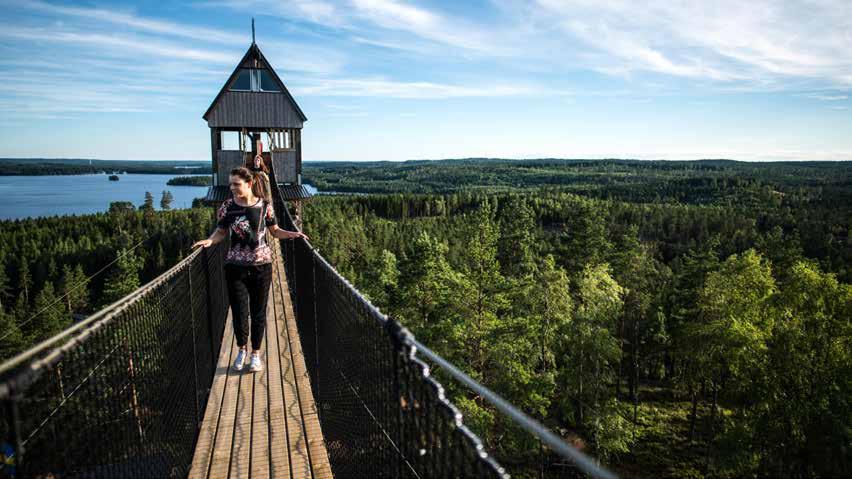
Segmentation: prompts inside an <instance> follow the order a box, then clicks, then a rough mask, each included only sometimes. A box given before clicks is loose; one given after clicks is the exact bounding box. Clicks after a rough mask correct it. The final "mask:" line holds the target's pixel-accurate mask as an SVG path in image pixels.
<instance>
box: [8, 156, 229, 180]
mask: <svg viewBox="0 0 852 479" xmlns="http://www.w3.org/2000/svg"><path fill="white" fill-rule="evenodd" d="M211 172H212V168H211V165H210V162H209V161H173V160H169V161H154V160H95V159H84V158H0V176H21V175H26V176H38V175H85V174H90V173H136V174H159V175H163V174H165V175H168V174H173V173H174V174H179V175H191V174H210V173H211Z"/></svg>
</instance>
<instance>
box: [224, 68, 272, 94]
mask: <svg viewBox="0 0 852 479" xmlns="http://www.w3.org/2000/svg"><path fill="white" fill-rule="evenodd" d="M230 89H231V91H281V88H280V87H279V86H278V83H277V82H276V81H275V79H273V78H272V74H271V73H270V72H269V70H261V69H257V68H241V69H240V71H239V73H237V78H235V79H234V82H233V83H231V88H230Z"/></svg>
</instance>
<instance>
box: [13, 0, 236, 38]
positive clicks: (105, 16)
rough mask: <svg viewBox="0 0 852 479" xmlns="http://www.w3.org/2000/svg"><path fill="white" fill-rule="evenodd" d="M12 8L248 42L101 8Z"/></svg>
mask: <svg viewBox="0 0 852 479" xmlns="http://www.w3.org/2000/svg"><path fill="white" fill-rule="evenodd" d="M16 6H17V7H20V8H26V9H30V10H34V11H39V12H43V13H49V14H51V15H58V16H63V17H77V18H82V19H88V20H94V21H97V22H107V23H111V24H114V25H121V26H125V27H130V28H133V29H134V30H138V31H142V32H149V33H158V34H164V35H169V36H175V37H181V38H190V39H193V40H199V41H204V42H216V43H226V44H244V43H245V42H246V41H247V40H248V36H247V35H238V34H235V33H231V32H226V31H222V30H218V29H213V28H205V27H199V26H195V25H186V24H181V23H175V22H169V21H164V20H156V19H151V18H145V17H141V16H138V15H135V14H133V13H130V12H123V11H116V10H108V9H105V8H88V7H71V6H66V5H59V4H55V3H47V2H41V1H37V0H24V1H19V2H17V3H16Z"/></svg>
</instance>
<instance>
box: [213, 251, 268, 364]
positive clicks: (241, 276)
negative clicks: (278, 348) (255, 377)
mask: <svg viewBox="0 0 852 479" xmlns="http://www.w3.org/2000/svg"><path fill="white" fill-rule="evenodd" d="M225 281H226V282H227V283H228V299H229V300H230V303H231V313H232V316H233V319H234V335H235V336H236V337H237V345H238V346H240V347H243V346H245V345H246V343H247V342H248V334H249V316H251V347H252V349H255V350H258V349H260V343H261V341H262V340H263V332H264V329H265V328H266V301H267V299H269V284H270V283H271V282H272V263H267V264H260V265H249V266H242V265H236V264H230V263H226V264H225Z"/></svg>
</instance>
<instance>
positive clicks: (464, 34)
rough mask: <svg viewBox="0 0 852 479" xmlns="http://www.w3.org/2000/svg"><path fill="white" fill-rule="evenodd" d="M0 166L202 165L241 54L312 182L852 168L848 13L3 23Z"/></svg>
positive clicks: (91, 14)
mask: <svg viewBox="0 0 852 479" xmlns="http://www.w3.org/2000/svg"><path fill="white" fill-rule="evenodd" d="M3 4H4V6H3V8H2V9H0V71H2V75H3V77H4V78H5V81H4V82H3V83H4V88H3V89H2V90H0V156H7V157H8V156H15V157H84V158H104V159H180V160H185V159H186V160H190V159H199V160H203V159H208V158H209V149H210V145H209V138H210V137H209V133H208V129H207V126H206V123H205V122H204V121H203V120H202V119H201V115H202V114H203V113H204V111H205V110H206V109H207V107H208V106H209V104H210V102H211V101H212V99H213V97H214V96H215V94H216V93H217V92H218V90H219V88H220V87H221V86H222V83H224V81H225V79H226V78H227V76H228V74H229V73H230V72H231V71H232V70H233V68H234V66H235V65H236V62H237V61H238V60H239V59H240V58H241V56H242V55H243V53H244V52H245V50H246V48H247V47H248V45H249V44H250V42H251V29H250V25H251V17H252V16H254V17H255V18H256V23H257V43H258V45H260V47H261V49H262V50H263V51H264V54H265V55H266V56H267V58H268V59H269V60H270V62H271V63H272V64H273V67H274V68H275V69H276V71H277V72H278V73H279V75H280V76H281V78H282V79H283V81H284V82H285V84H286V85H287V86H288V88H289V89H290V91H291V92H292V93H293V95H294V96H295V97H296V100H297V101H298V102H299V104H300V106H301V107H302V110H303V111H305V113H306V115H307V116H308V122H307V123H306V124H305V128H304V130H303V149H304V159H305V160H308V161H310V160H406V159H433V158H458V157H469V156H488V157H504V158H534V157H561V158H602V157H619V158H646V159H697V158H732V159H740V160H790V159H793V160H800V159H804V160H850V159H852V114H850V113H852V111H850V109H849V106H850V103H852V100H850V90H852V2H850V1H848V0H811V1H807V2H795V1H766V0H751V1H748V2H742V1H731V0H718V1H713V2H703V1H701V2H699V1H695V2H676V1H671V0H664V1H653V0H652V1H648V2H636V1H629V0H627V1H621V0H577V1H568V0H566V1H561V0H538V1H532V0H529V1H516V0H491V1H464V2H458V1H453V2H419V1H409V0H340V1H338V0H316V1H315V0H289V1H281V0H269V1H267V0H240V1H232V0H212V1H204V0H199V1H196V2H189V3H181V4H177V3H175V2H161V1H150V2H133V3H128V2H107V1H94V2H75V3H59V2H47V1H41V0H32V1H14V0H13V1H11V2H8V1H7V2H3Z"/></svg>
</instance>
